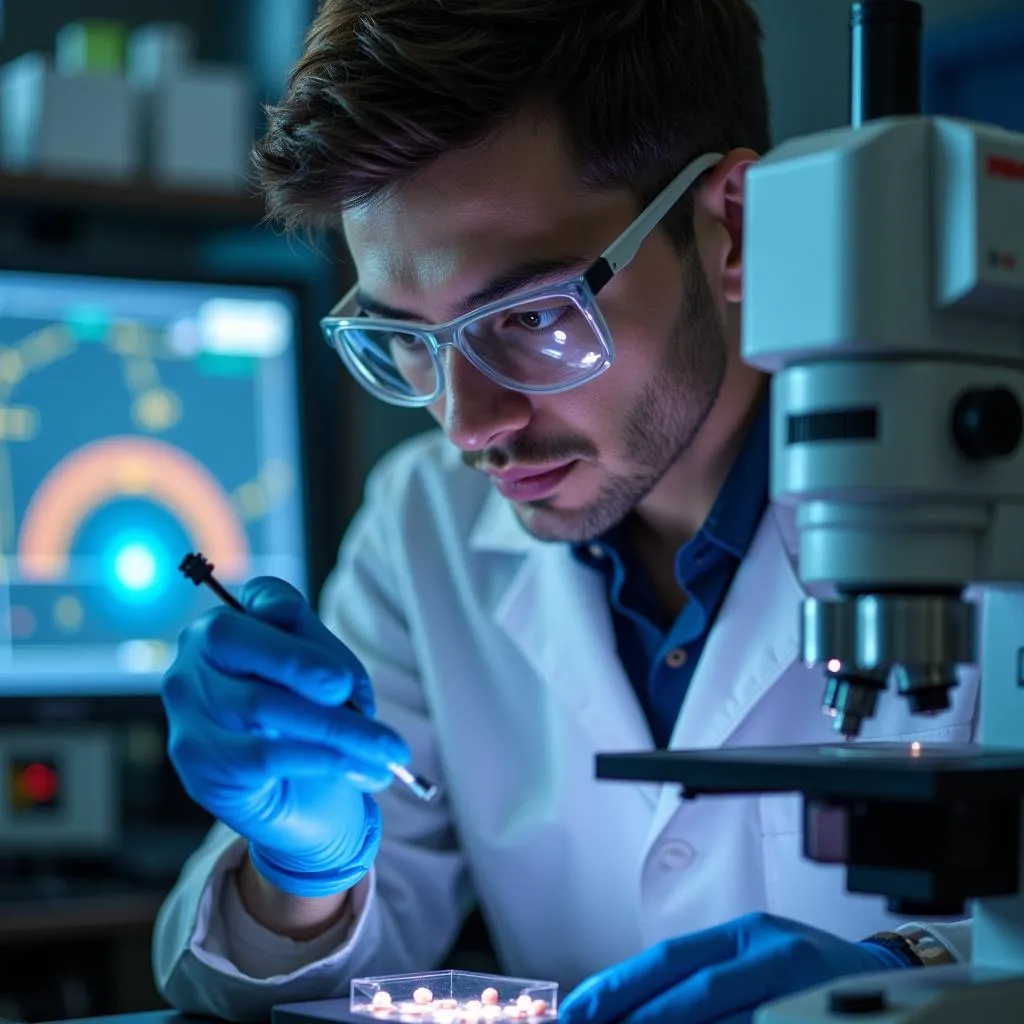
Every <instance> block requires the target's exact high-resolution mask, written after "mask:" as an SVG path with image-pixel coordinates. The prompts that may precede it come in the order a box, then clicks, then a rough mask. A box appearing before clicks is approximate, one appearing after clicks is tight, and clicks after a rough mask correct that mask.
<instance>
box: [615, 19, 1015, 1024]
mask: <svg viewBox="0 0 1024 1024" xmlns="http://www.w3.org/2000/svg"><path fill="white" fill-rule="evenodd" d="M921 27H922V11H921V6H920V4H919V3H916V2H911V0H864V2H862V3H857V4H854V5H853V8H852V16H851V41H852V47H851V49H852V61H851V65H852V69H851V70H852V75H851V77H852V90H851V115H852V116H851V121H852V125H851V127H849V128H843V129H838V130H835V131H826V132H821V133H818V134H815V135H811V136H808V137H804V138H797V139H793V140H792V141H789V142H786V143H784V144H782V145H780V146H779V147H778V148H777V149H775V150H774V151H773V152H771V153H769V154H768V155H767V156H766V157H765V158H764V159H763V160H762V161H761V162H760V163H759V164H757V165H755V166H754V167H753V168H752V169H751V170H750V172H749V174H748V176H747V179H746V180H747V184H746V190H747V199H746V201H747V204H748V205H747V215H746V222H745V229H744V232H745V240H744V248H745V273H744V308H743V336H742V346H743V356H744V358H745V359H746V360H747V361H748V362H750V363H751V364H753V365H755V366H757V367H760V368H761V369H764V370H766V371H769V372H771V373H772V374H773V381H772V476H771V481H772V483H771V489H772V498H773V500H774V501H775V502H776V503H780V504H783V505H788V506H791V507H792V508H793V510H794V513H795V520H796V526H797V531H798V536H799V543H798V548H799V558H798V567H799V575H800V578H801V581H802V582H803V584H804V585H805V588H806V589H807V591H808V592H813V593H817V594H824V595H827V596H816V597H808V598H807V599H806V600H805V601H804V604H803V609H802V623H801V626H802V647H803V652H802V653H803V657H804V660H805V661H806V662H808V664H816V665H820V666H821V668H822V674H823V680H822V693H821V694H820V695H816V694H814V693H808V694H807V699H808V700H813V699H816V697H820V699H822V702H823V711H824V712H825V713H826V714H828V715H830V716H831V717H832V719H833V721H834V725H835V729H836V741H837V742H836V743H835V744H834V745H833V744H829V745H826V746H808V747H794V748H727V749H720V750H697V751H680V750H670V751H648V752H643V753H616V754H602V755H599V757H598V763H597V775H598V777H599V778H605V779H620V780H633V781H645V782H659V783H673V784H679V785H680V786H681V787H682V793H683V796H684V797H685V798H687V799H692V798H695V797H704V796H711V795H714V794H729V793H732V794H738V793H746V794H751V793H785V792H790V793H800V794H802V796H803V805H804V854H805V856H807V857H809V858H811V859H813V860H817V861H821V862H824V863H841V864H845V865H846V884H847V888H848V889H849V890H850V891H853V892H860V893H870V894H879V895H882V896H884V897H886V898H887V899H888V905H889V908H890V910H891V911H892V912H893V913H896V914H900V915H905V916H908V917H912V918H913V919H915V920H924V919H926V918H927V916H928V915H935V916H950V915H956V914H960V913H962V914H963V916H964V917H967V916H971V917H972V918H973V950H972V962H971V964H969V965H960V966H956V967H934V968H927V969H922V970H919V971H894V972H887V973H885V974H878V975H866V976H860V977H855V978H847V979H843V980H841V981H837V982H833V983H831V984H829V985H825V986H822V987H820V988H817V989H812V990H810V991H808V992H805V993H802V994H799V995H797V996H793V997H789V998H785V999H782V1000H778V1001H776V1002H774V1003H771V1004H769V1005H767V1006H765V1007H762V1008H761V1009H760V1010H759V1011H758V1014H757V1016H756V1018H755V1019H756V1021H757V1022H758V1024H812V1022H813V1024H823V1022H843V1021H849V1020H851V1018H852V1017H856V1018H857V1019H859V1020H865V1021H871V1022H873V1024H883V1022H884V1024H909V1022H914V1024H974V1022H976V1021H979V1022H980V1021H985V1022H988V1021H993V1022H995V1021H1011V1020H1024V815H1022V813H1021V808H1022V802H1024V443H1022V440H1024V412H1022V407H1024V135H1022V134H1017V133H1013V132H1009V131H1004V130H1002V129H999V128H996V127H994V126H991V125H987V124H979V123H972V122H967V121H961V120H956V119H951V118H931V117H923V116H921V115H920V80H921V69H920V50H921ZM1022 102H1024V99H1022ZM970 671H978V672H980V679H981V686H980V694H981V696H980V711H979V715H980V718H979V724H978V735H977V739H978V744H977V745H970V746H962V747H954V746H947V745H936V746H935V747H933V748H930V749H924V748H921V747H920V746H919V745H917V744H912V745H907V746H904V747H894V746H892V745H877V746H876V745H873V744H871V743H860V742H858V743H850V742H848V740H849V739H850V738H855V737H856V736H857V735H858V733H859V731H860V728H861V724H862V722H863V721H865V720H866V719H869V718H870V717H871V715H872V713H873V711H874V709H875V705H876V703H877V701H878V698H879V695H880V694H881V693H882V692H883V690H885V689H886V688H887V687H893V688H895V689H896V691H897V692H898V693H899V694H900V695H902V697H903V698H905V699H906V700H907V701H908V702H909V705H910V708H911V710H912V711H913V712H915V713H918V714H921V715H928V714H933V713H935V712H938V711H941V710H944V709H945V708H947V707H948V706H949V694H950V690H951V689H952V688H953V687H955V686H956V685H957V679H958V674H959V673H963V672H970Z"/></svg>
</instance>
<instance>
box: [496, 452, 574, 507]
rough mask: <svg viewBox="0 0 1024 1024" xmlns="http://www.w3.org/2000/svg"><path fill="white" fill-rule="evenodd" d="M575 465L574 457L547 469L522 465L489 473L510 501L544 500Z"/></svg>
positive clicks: (500, 491) (499, 489)
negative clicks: (570, 460)
mask: <svg viewBox="0 0 1024 1024" xmlns="http://www.w3.org/2000/svg"><path fill="white" fill-rule="evenodd" d="M575 465H576V460H575V459H573V460H572V462H564V463H562V464H561V465H560V466H550V467H548V468H546V469H536V468H532V467H520V468H516V469H508V470H505V471H504V472H502V473H497V472H491V473H490V474H489V475H490V477H491V478H492V479H493V480H494V485H495V486H496V487H497V488H498V491H499V493H500V494H501V495H502V496H503V497H505V498H508V499H509V501H542V500H543V499H544V498H547V497H550V496H551V495H552V494H554V492H555V491H556V490H557V489H558V487H559V486H560V485H561V483H562V481H563V480H564V479H565V478H566V477H567V476H568V475H569V474H570V473H571V472H572V468H573V466H575Z"/></svg>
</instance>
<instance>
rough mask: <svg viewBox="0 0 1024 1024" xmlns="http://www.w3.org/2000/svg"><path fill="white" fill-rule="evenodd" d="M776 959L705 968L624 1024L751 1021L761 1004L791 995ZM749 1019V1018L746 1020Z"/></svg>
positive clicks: (744, 959)
mask: <svg viewBox="0 0 1024 1024" xmlns="http://www.w3.org/2000/svg"><path fill="white" fill-rule="evenodd" d="M773 960H774V958H771V957H762V956H751V957H749V958H747V957H740V958H737V959H732V960H727V961H725V962H723V963H719V964H715V965H714V966H712V967H705V968H703V969H701V970H699V971H697V972H696V973H694V974H692V975H690V976H689V977H683V976H681V977H680V980H679V983H678V984H677V985H675V986H674V987H672V988H670V989H668V990H667V991H665V992H662V993H661V994H660V995H658V996H656V997H655V998H654V999H652V1000H651V1001H650V1002H648V1003H645V1004H644V1005H643V1006H641V1007H639V1008H638V1009H637V1010H635V1011H634V1012H633V1013H631V1014H629V1016H628V1017H626V1019H625V1020H624V1021H623V1022H622V1024H662V1022H664V1021H666V1020H685V1021H686V1024H722V1022H723V1021H726V1020H732V1019H733V1018H736V1019H738V1020H750V1019H751V1016H752V1014H753V1013H754V1010H756V1009H757V1007H758V1006H760V1005H761V1004H762V1003H766V1002H768V1001H769V1000H770V999H774V998H776V997H777V996H780V995H783V994H784V993H786V992H788V991H790V989H789V987H788V985H787V983H786V980H787V972H786V969H785V965H783V964H778V963H775V962H773ZM744 1015H746V1016H744Z"/></svg>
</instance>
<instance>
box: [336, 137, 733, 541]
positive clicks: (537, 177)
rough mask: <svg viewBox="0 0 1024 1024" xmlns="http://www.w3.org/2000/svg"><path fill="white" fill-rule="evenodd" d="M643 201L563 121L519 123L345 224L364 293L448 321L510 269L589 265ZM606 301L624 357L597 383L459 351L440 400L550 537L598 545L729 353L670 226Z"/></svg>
mask: <svg viewBox="0 0 1024 1024" xmlns="http://www.w3.org/2000/svg"><path fill="white" fill-rule="evenodd" d="M637 212H638V211H637V209H636V204H635V200H634V199H633V198H632V197H631V196H630V195H629V194H628V193H626V192H614V193H613V192H607V191H605V192H594V191H592V190H586V189H584V188H583V187H582V185H581V184H580V182H579V180H578V175H577V173H576V172H575V170H574V169H573V167H572V166H571V163H570V161H569V159H568V156H567V153H566V151H565V148H564V146H563V144H562V140H561V136H560V133H559V132H558V131H557V130H556V128H555V127H554V126H553V125H552V124H551V123H547V122H538V121H536V120H534V119H528V118H522V119H520V120H519V121H517V122H514V123H513V124H512V125H511V126H509V128H508V129H506V130H504V131H503V132H502V133H500V134H498V135H496V136H493V137H492V138H490V139H488V140H487V141H486V142H485V143H484V144H482V145H480V146H478V147H475V148H473V149H470V150H466V151H462V152H458V153H453V154H449V155H447V156H445V157H444V158H442V159H441V160H439V161H438V162H436V163H435V164H433V165H431V166H430V167H429V168H428V169H427V170H426V171H424V172H423V173H421V174H420V175H418V176H417V177H416V178H415V179H414V180H412V181H410V182H408V183H406V184H404V185H402V186H401V187H400V188H398V189H397V190H395V191H394V192H393V193H391V194H389V195H387V196H385V197H384V198H382V199H380V200H377V201H375V202H373V203H372V204H369V205H367V206H365V207H361V208H359V209H358V210H355V211H352V212H349V213H347V214H346V215H345V218H344V227H345V235H346V239H347V241H348V244H349V247H350V249H351V252H352V255H353V258H354V259H355V263H356V267H357V269H358V274H359V283H360V289H361V291H362V292H363V293H365V294H367V295H369V296H372V298H373V299H375V300H377V301H378V302H380V303H382V304H384V305H386V306H387V307H390V308H391V309H393V310H400V311H404V313H405V314H406V315H408V316H409V318H410V319H413V320H416V321H419V322H425V323H443V322H445V321H447V320H449V319H451V318H452V317H453V316H455V315H456V310H458V309H459V305H460V301H461V300H464V299H465V298H466V297H467V296H470V295H473V294H474V293H475V292H477V291H479V290H481V289H482V288H483V287H484V286H485V285H487V284H488V283H489V282H491V281H492V280H494V279H495V278H497V277H499V276H501V275H502V274H504V273H507V272H508V271H509V269H510V268H512V267H515V266H519V265H521V264H523V263H526V262H529V261H547V260H578V261H579V271H577V272H581V271H582V270H583V269H585V268H586V266H587V264H588V263H589V262H590V261H592V260H593V259H594V258H596V257H597V256H599V255H600V254H601V252H602V251H603V250H604V249H605V248H606V247H607V246H608V245H609V244H610V243H611V242H612V241H613V240H614V239H615V238H616V237H617V236H618V234H619V233H620V232H621V231H622V230H623V229H624V228H625V227H627V226H628V224H629V223H630V222H631V221H632V220H633V218H634V217H635V216H636V214H637ZM573 273H574V271H572V270H570V271H568V272H567V276H573ZM598 305H599V307H600V310H601V312H602V314H603V315H604V318H605V320H606V322H607V324H608V326H609V328H610V330H611V334H612V338H613V340H614V344H615V348H616V357H615V362H614V364H613V365H612V367H611V368H610V369H609V370H607V371H606V372H605V373H604V374H602V375H601V376H599V377H597V378H596V379H595V380H593V381H591V382H590V383H587V384H584V385H582V386H580V387H578V388H575V389H573V390H570V391H566V392H561V393H556V394H551V395H528V394H523V393H520V392H515V391H510V390H507V389H505V388H502V387H500V386H499V385H497V384H495V383H494V382H493V381H491V380H489V379H488V378H487V377H485V376H484V375H483V374H482V373H480V372H479V371H478V370H477V369H476V368H475V367H473V366H472V365H470V364H469V363H468V362H467V361H466V359H465V358H464V357H463V356H462V355H461V354H459V353H457V352H455V351H453V350H452V349H451V348H448V349H446V350H445V354H444V360H443V365H444V370H445V375H446V383H447V387H446V391H445V393H444V395H443V396H442V397H441V399H440V400H439V401H438V402H436V403H435V404H434V405H433V406H431V408H430V412H431V414H432V415H433V416H434V418H435V419H436V420H437V422H438V423H439V424H440V425H441V426H442V427H443V428H444V430H445V432H446V433H447V435H448V437H449V438H450V439H451V441H452V442H453V443H454V444H455V445H457V446H458V447H459V448H460V449H461V450H462V453H463V459H464V460H465V462H466V464H467V465H469V466H471V467H473V468H474V469H478V470H481V471H484V472H487V473H489V474H491V475H492V476H493V478H494V482H495V486H496V487H498V489H499V490H500V491H501V492H502V493H503V494H504V495H505V497H506V498H507V499H508V500H509V501H511V502H512V504H513V507H514V509H515V511H516V514H517V516H518V517H519V519H520V521H521V522H522V524H523V526H524V527H525V528H526V529H527V530H529V531H530V533H532V534H533V535H535V536H536V537H538V538H540V539H542V540H558V541H581V540H586V539H589V538H591V537H594V536H597V535H598V534H601V533H603V532H604V531H606V530H608V529H610V528H611V527H613V526H615V525H617V524H618V523H619V522H621V521H622V520H623V519H624V518H625V517H626V516H627V515H628V514H629V512H630V511H631V510H632V509H633V508H635V507H636V506H637V504H638V503H639V502H640V501H641V500H642V499H643V498H644V497H645V496H646V495H647V494H648V493H649V492H650V491H651V490H652V489H653V488H654V487H656V485H657V484H658V482H659V481H660V480H661V478H662V477H663V476H664V474H665V473H666V471H667V470H668V469H669V468H670V467H671V466H672V465H673V464H674V463H675V462H676V461H677V460H678V459H679V457H680V456H681V455H682V454H683V453H684V452H685V451H686V450H687V448H688V447H689V445H690V444H691V442H692V441H693V439H694V437H695V436H696V434H697V432H698V431H699V429H700V427H701V425H702V424H703V422H704V420H705V418H706V417H707V415H708V413H709V412H710V410H711V408H712V406H713V405H714V403H715V400H716V398H717V396H718V393H719V390H720V388H721V386H722V382H723V379H724V377H725V374H726V368H727V364H728V362H729V345H728V343H727V338H726V333H725V330H724V328H723V315H722V305H721V303H720V302H719V301H716V298H715V297H714V296H713V294H712V291H711V289H710V287H709V284H708V279H707V277H706V275H705V272H704V268H703V266H702V263H701V260H700V258H699V257H698V256H697V255H696V254H691V255H685V256H681V255H680V254H679V253H678V252H677V251H676V250H675V249H674V248H673V246H672V244H671V243H670V241H669V240H668V239H667V237H666V236H665V234H664V233H663V232H660V231H659V232H654V233H653V234H652V235H651V236H649V237H648V239H647V241H646V242H645V243H644V244H643V246H642V247H641V249H640V250H639V252H638V253H637V255H636V257H635V259H634V260H633V261H632V263H630V264H629V265H628V266H627V267H626V268H625V270H623V271H622V272H620V273H619V274H618V275H616V277H615V278H614V279H613V280H612V281H611V282H610V283H609V284H608V285H606V286H605V288H604V289H602V290H601V292H600V294H599V296H598ZM523 474H531V475H530V476H527V477H525V478H523Z"/></svg>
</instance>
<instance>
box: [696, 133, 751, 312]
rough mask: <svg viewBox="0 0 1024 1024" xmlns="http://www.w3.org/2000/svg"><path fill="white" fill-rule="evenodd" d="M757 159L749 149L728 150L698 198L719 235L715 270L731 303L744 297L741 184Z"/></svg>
mask: <svg viewBox="0 0 1024 1024" xmlns="http://www.w3.org/2000/svg"><path fill="white" fill-rule="evenodd" d="M756 160H758V155H757V153H755V152H754V151H753V150H752V149H733V150H730V151H729V152H728V153H727V154H726V155H725V157H724V158H723V159H722V160H721V161H720V162H719V163H718V164H716V166H715V167H714V168H713V169H712V171H711V172H710V173H709V174H708V176H707V178H706V179H705V181H704V184H703V186H702V187H701V189H700V194H699V198H698V202H699V203H700V204H701V205H702V206H703V207H704V209H705V211H706V213H707V215H708V216H709V218H710V219H711V220H712V221H714V222H715V224H716V226H717V227H718V228H719V229H720V234H721V235H722V240H723V244H722V246H721V248H720V252H719V253H718V256H719V257H720V263H719V266H718V270H719V273H720V274H721V276H722V286H723V296H724V298H725V301H726V302H731V303H738V302H740V301H741V300H742V298H743V183H744V178H745V177H746V173H747V168H748V167H750V165H751V164H752V163H754V162H755V161H756Z"/></svg>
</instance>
